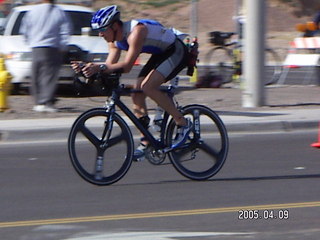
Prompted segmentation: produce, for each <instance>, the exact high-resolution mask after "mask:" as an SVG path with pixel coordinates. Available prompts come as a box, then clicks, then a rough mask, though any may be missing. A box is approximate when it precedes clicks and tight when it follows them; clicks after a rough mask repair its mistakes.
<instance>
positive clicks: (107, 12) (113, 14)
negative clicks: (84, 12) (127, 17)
mask: <svg viewBox="0 0 320 240" xmlns="http://www.w3.org/2000/svg"><path fill="white" fill-rule="evenodd" d="M118 20H120V11H119V10H118V9H117V6H116V5H112V6H108V7H104V8H101V9H100V10H98V11H97V12H96V13H95V14H94V15H93V17H92V19H91V27H92V29H94V30H96V29H100V28H105V27H108V26H110V25H111V24H112V23H114V22H116V21H118Z"/></svg>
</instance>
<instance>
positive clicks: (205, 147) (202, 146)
mask: <svg viewBox="0 0 320 240" xmlns="http://www.w3.org/2000/svg"><path fill="white" fill-rule="evenodd" d="M198 147H199V149H201V150H203V151H205V152H206V153H208V154H209V155H210V156H212V157H214V158H215V159H218V158H219V155H220V153H219V152H218V151H216V150H215V149H214V148H212V147H210V146H209V145H208V144H206V143H205V142H202V143H200V144H199V145H198Z"/></svg>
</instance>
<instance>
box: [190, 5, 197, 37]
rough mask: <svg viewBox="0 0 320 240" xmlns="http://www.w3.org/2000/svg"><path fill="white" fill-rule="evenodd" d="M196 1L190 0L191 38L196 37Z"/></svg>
mask: <svg viewBox="0 0 320 240" xmlns="http://www.w3.org/2000/svg"><path fill="white" fill-rule="evenodd" d="M197 2H198V0H190V6H191V10H190V15H191V16H190V29H191V31H190V34H191V37H195V36H197V35H198V3H197Z"/></svg>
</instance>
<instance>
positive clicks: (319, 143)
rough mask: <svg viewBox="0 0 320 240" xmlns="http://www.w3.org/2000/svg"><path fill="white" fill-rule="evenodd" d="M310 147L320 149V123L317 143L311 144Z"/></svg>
mask: <svg viewBox="0 0 320 240" xmlns="http://www.w3.org/2000/svg"><path fill="white" fill-rule="evenodd" d="M311 147H316V148H320V122H319V133H318V142H315V143H312V144H311Z"/></svg>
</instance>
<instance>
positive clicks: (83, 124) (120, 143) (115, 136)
mask: <svg viewBox="0 0 320 240" xmlns="http://www.w3.org/2000/svg"><path fill="white" fill-rule="evenodd" d="M109 116H110V113H109V112H107V111H106V109H104V108H94V109H91V110H88V111H86V112H84V113H83V114H81V115H80V116H79V117H78V118H77V119H76V120H75V122H74V124H73V126H72V128H71V131H70V133H69V138H68V151H69V156H70V160H71V163H72V166H73V167H74V169H75V170H76V172H77V173H78V174H79V175H80V176H81V177H82V178H83V179H84V180H85V181H87V182H89V183H92V184H94V185H100V186H102V185H110V184H113V183H115V182H117V181H119V180H120V179H121V178H122V177H123V176H124V175H125V174H126V173H127V171H128V170H129V168H130V166H131V163H132V157H133V150H134V143H133V137H132V133H131V131H130V128H129V126H128V125H127V123H126V122H125V121H124V120H123V118H122V117H120V116H119V115H118V114H117V113H114V114H113V115H112V117H113V120H112V127H111V131H109V132H108V134H110V137H109V138H108V140H105V141H104V140H102V133H103V132H104V131H105V129H106V126H105V125H106V123H108V121H106V120H107V119H108V117H109ZM100 136H101V137H100ZM104 144H105V145H104ZM119 152H121V154H122V155H121V157H117V158H115V157H114V156H113V154H114V155H115V156H119ZM100 160H102V163H103V164H102V165H101V164H100V163H99V164H100V165H99V169H98V166H97V164H98V161H100ZM120 160H121V161H120ZM100 168H101V169H100ZM98 170H99V171H98Z"/></svg>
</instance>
